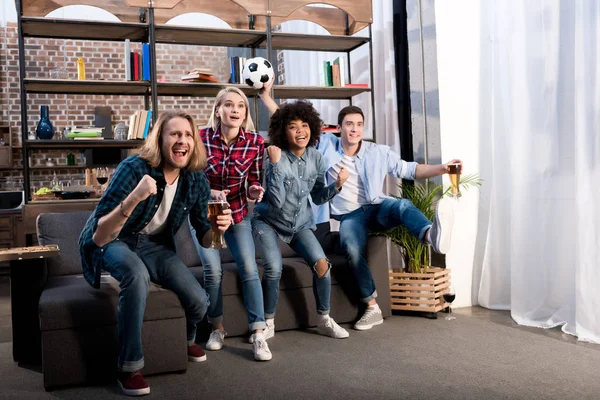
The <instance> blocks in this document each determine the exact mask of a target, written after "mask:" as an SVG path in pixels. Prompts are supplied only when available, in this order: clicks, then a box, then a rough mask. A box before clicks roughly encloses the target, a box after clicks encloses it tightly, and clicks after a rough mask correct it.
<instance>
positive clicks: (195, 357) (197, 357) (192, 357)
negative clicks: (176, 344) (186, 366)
mask: <svg viewBox="0 0 600 400" xmlns="http://www.w3.org/2000/svg"><path fill="white" fill-rule="evenodd" d="M188 361H191V362H202V361H206V353H204V350H202V347H200V346H198V345H197V344H196V343H194V344H192V345H190V346H188Z"/></svg>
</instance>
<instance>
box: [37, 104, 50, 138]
mask: <svg viewBox="0 0 600 400" xmlns="http://www.w3.org/2000/svg"><path fill="white" fill-rule="evenodd" d="M35 132H36V133H37V135H38V137H39V138H40V139H46V140H48V139H52V137H53V136H54V127H53V126H52V122H50V116H49V111H48V106H41V107H40V122H38V124H37V128H36V129H35Z"/></svg>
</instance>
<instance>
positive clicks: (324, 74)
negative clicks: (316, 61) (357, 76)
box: [319, 56, 348, 87]
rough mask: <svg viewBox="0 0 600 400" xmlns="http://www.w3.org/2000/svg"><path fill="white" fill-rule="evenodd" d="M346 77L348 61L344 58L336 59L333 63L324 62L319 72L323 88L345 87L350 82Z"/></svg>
mask: <svg viewBox="0 0 600 400" xmlns="http://www.w3.org/2000/svg"><path fill="white" fill-rule="evenodd" d="M346 75H347V68H346V59H345V58H344V57H341V56H340V57H336V58H335V59H334V60H333V61H323V65H322V68H321V70H320V72H319V76H320V81H321V82H320V83H321V86H335V87H344V86H346V82H348V79H347V77H346Z"/></svg>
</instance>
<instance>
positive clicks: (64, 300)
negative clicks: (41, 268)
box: [39, 275, 185, 331]
mask: <svg viewBox="0 0 600 400" xmlns="http://www.w3.org/2000/svg"><path fill="white" fill-rule="evenodd" d="M118 294H119V283H118V282H117V281H116V280H115V279H114V278H112V277H111V276H109V275H102V277H101V284H100V289H94V288H93V287H91V286H90V285H89V284H88V283H87V282H86V281H85V279H84V278H83V276H81V275H70V276H56V277H53V278H49V279H48V283H47V284H46V288H45V289H44V291H43V292H42V295H41V297H40V302H39V316H40V327H41V329H42V331H48V330H54V329H71V328H80V327H88V328H89V327H94V326H102V325H115V324H116V323H117V303H118V300H119V296H118ZM184 315H185V314H184V311H183V309H182V308H181V304H180V303H179V299H178V298H177V296H176V295H175V294H174V293H173V292H171V291H170V290H166V289H163V288H161V287H159V286H157V285H155V284H150V290H149V293H148V298H147V300H146V312H145V313H144V321H154V320H163V319H171V318H180V317H183V316H184Z"/></svg>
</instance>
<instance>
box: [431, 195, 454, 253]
mask: <svg viewBox="0 0 600 400" xmlns="http://www.w3.org/2000/svg"><path fill="white" fill-rule="evenodd" d="M453 224H454V211H453V210H452V204H450V203H449V202H447V201H444V199H440V201H438V203H437V206H436V208H435V216H434V218H433V225H431V229H430V230H429V241H430V242H431V247H433V250H434V251H435V252H436V253H439V254H446V253H447V252H448V249H449V248H450V240H451V239H452V225H453Z"/></svg>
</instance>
